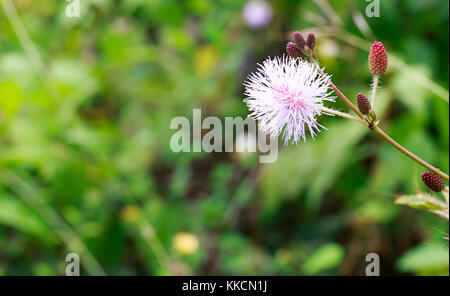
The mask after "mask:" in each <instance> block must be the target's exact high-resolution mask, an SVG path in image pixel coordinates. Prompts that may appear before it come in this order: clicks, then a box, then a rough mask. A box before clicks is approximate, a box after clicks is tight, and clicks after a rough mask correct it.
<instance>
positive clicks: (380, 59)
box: [369, 42, 388, 75]
mask: <svg viewBox="0 0 450 296" xmlns="http://www.w3.org/2000/svg"><path fill="white" fill-rule="evenodd" d="M387 64H388V57H387V53H386V49H385V48H384V45H383V43H381V42H374V43H373V44H372V47H371V48H370V53H369V69H370V73H372V75H383V74H384V72H386V68H387Z"/></svg>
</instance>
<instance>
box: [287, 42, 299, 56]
mask: <svg viewBox="0 0 450 296" xmlns="http://www.w3.org/2000/svg"><path fill="white" fill-rule="evenodd" d="M286 52H287V54H288V55H289V56H290V57H291V58H294V59H295V58H300V57H301V56H302V50H301V49H300V48H298V47H297V45H296V44H295V43H294V42H289V43H288V44H287V45H286Z"/></svg>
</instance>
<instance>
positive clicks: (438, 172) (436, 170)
mask: <svg viewBox="0 0 450 296" xmlns="http://www.w3.org/2000/svg"><path fill="white" fill-rule="evenodd" d="M372 130H373V131H374V132H376V133H377V134H379V135H380V136H381V137H382V138H383V139H385V140H386V141H387V142H388V143H389V144H391V145H392V146H394V147H395V148H397V149H398V150H399V151H400V152H402V153H403V154H405V155H406V156H408V157H409V158H411V159H412V160H414V161H415V162H417V163H418V164H420V165H421V166H423V167H425V168H427V169H428V170H430V171H432V172H433V173H435V174H437V175H439V176H441V177H442V178H444V179H445V180H447V181H448V179H449V178H448V175H447V174H445V173H444V172H442V171H441V170H439V169H438V168H435V167H434V166H432V165H431V164H429V163H428V162H426V161H425V160H423V159H421V158H420V157H418V156H417V155H415V154H414V153H412V152H410V151H408V150H407V149H406V148H404V147H403V146H402V145H400V144H399V143H397V142H396V141H394V140H393V139H392V138H391V137H389V135H388V134H386V133H385V132H384V131H383V130H382V129H381V128H379V127H378V125H377V124H374V125H373V127H372Z"/></svg>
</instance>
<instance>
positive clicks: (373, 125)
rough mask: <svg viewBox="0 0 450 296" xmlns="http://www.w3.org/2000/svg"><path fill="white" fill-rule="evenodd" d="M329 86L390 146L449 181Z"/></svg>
mask: <svg viewBox="0 0 450 296" xmlns="http://www.w3.org/2000/svg"><path fill="white" fill-rule="evenodd" d="M315 64H316V66H317V68H318V72H319V73H320V74H321V75H324V73H323V71H322V69H321V68H320V67H319V65H318V64H317V62H315ZM329 86H330V88H331V89H332V90H333V91H334V92H335V93H336V95H337V96H338V97H339V98H340V99H341V100H342V101H343V102H344V103H345V104H346V105H347V106H348V107H350V109H352V110H353V112H355V113H356V115H358V116H359V117H360V118H361V119H362V120H363V121H364V123H365V124H366V125H367V126H368V127H369V128H371V129H372V130H373V131H374V132H376V133H377V134H378V135H380V136H381V137H382V138H383V139H384V140H386V142H388V143H389V144H391V145H392V146H394V147H395V148H397V149H398V150H399V151H400V152H402V153H403V154H405V155H406V156H408V157H409V158H411V159H412V160H414V161H415V162H417V163H418V164H420V165H421V166H423V167H424V168H426V169H428V170H430V171H432V172H433V173H435V174H437V175H439V176H441V177H442V178H444V179H445V180H447V181H448V180H449V177H448V175H447V174H445V173H444V172H442V171H441V170H439V169H438V168H435V167H434V166H432V165H431V164H429V163H428V162H426V161H424V160H423V159H421V158H420V157H418V156H417V155H415V154H414V153H412V152H410V151H409V150H407V149H406V148H405V147H403V146H402V145H400V144H399V143H397V142H396V141H395V140H394V139H392V138H391V137H389V135H388V134H386V133H385V132H384V131H383V130H382V129H381V128H380V127H379V126H378V124H377V123H376V122H369V120H368V119H367V118H366V117H365V116H364V115H363V114H362V113H361V112H360V111H359V110H358V108H356V107H355V105H353V103H352V102H351V101H350V100H349V99H347V97H346V96H345V95H344V94H343V93H342V92H341V91H340V90H339V89H338V88H337V86H336V85H335V84H334V83H333V82H331V80H330V81H329Z"/></svg>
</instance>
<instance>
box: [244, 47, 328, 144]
mask: <svg viewBox="0 0 450 296" xmlns="http://www.w3.org/2000/svg"><path fill="white" fill-rule="evenodd" d="M329 79H330V77H329V76H328V75H326V74H320V73H319V72H318V69H317V67H316V66H315V65H314V64H311V63H308V62H306V61H301V60H298V59H293V58H290V57H286V56H283V57H282V58H274V59H271V58H268V59H267V60H266V61H264V62H263V63H262V65H259V69H258V71H257V72H256V73H252V74H250V75H249V77H248V78H247V80H246V82H245V83H244V86H245V87H246V90H245V95H246V97H247V98H246V99H245V100H244V101H245V103H246V104H247V106H248V108H249V110H250V111H252V113H251V114H250V115H249V116H251V117H252V118H254V119H255V120H258V121H259V127H260V129H261V130H262V131H263V132H265V133H267V134H270V135H271V136H273V137H276V136H278V135H280V134H282V136H283V138H284V144H285V145H287V143H288V142H289V140H290V139H292V141H293V142H294V143H298V142H299V141H300V140H301V139H303V140H304V141H306V132H307V131H309V133H310V135H311V136H312V137H314V136H315V135H316V132H318V131H320V129H319V128H320V127H322V128H324V127H323V126H321V125H320V124H319V123H317V120H316V118H317V117H318V116H320V115H321V114H322V113H324V112H323V111H322V108H323V101H334V98H333V97H331V96H330V94H331V92H329V90H328V81H329Z"/></svg>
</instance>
